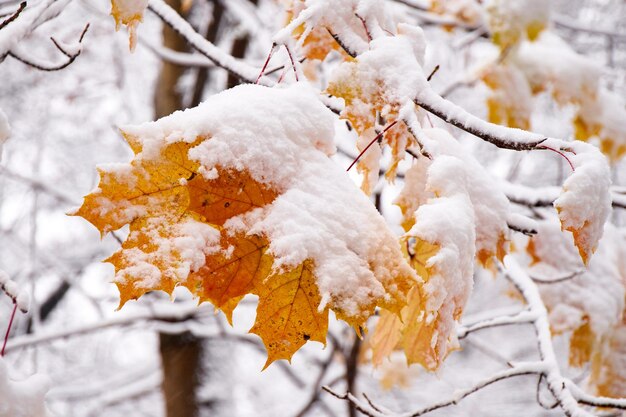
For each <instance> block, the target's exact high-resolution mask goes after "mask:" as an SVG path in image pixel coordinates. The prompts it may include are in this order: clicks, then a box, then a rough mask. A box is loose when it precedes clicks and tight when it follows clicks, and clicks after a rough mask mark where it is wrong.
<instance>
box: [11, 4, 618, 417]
mask: <svg viewBox="0 0 626 417" xmlns="http://www.w3.org/2000/svg"><path fill="white" fill-rule="evenodd" d="M381 1H382V0H381ZM168 3H170V4H171V5H172V6H173V7H174V8H176V9H178V10H179V11H180V12H181V14H182V15H184V16H185V18H186V19H187V20H188V21H189V22H191V24H192V25H193V26H194V28H195V29H196V30H197V31H198V32H199V33H201V34H202V35H203V36H205V37H206V39H208V40H209V41H211V42H212V43H214V44H215V45H217V46H219V47H220V48H221V49H223V50H225V51H227V52H229V53H230V54H232V55H234V56H236V57H240V58H245V59H246V61H247V62H248V63H250V64H251V65H254V66H256V67H258V68H259V69H260V68H261V66H262V64H263V61H264V60H265V58H266V56H267V53H268V51H269V49H270V47H271V37H272V35H273V34H274V33H275V32H276V31H277V30H278V29H279V28H281V27H282V26H283V25H284V24H285V22H287V20H288V16H287V15H286V13H285V7H284V4H283V3H281V2H280V1H273V0H193V2H186V3H185V4H181V3H180V1H178V0H168ZM386 3H388V7H389V8H390V9H391V10H393V12H394V13H395V14H396V15H397V17H398V20H404V21H409V22H412V23H415V24H418V25H421V26H422V27H423V28H424V30H425V32H426V37H427V40H428V42H429V47H428V50H427V64H426V66H425V67H426V68H427V69H432V68H434V67H435V66H436V65H439V67H440V69H439V71H438V72H437V73H436V74H435V75H434V77H433V86H434V88H435V89H436V90H437V91H440V92H442V91H445V92H446V93H447V97H448V98H449V99H450V100H452V101H453V102H455V103H458V104H460V105H462V106H463V107H465V108H466V109H468V110H469V111H471V112H472V113H474V114H476V115H478V116H481V117H487V111H488V109H487V106H486V97H487V95H488V94H489V89H488V87H487V86H486V85H485V84H484V83H483V82H482V81H481V80H480V79H476V77H475V76H474V75H473V74H475V73H476V72H475V69H476V68H478V67H480V66H481V65H483V64H484V63H485V61H486V60H488V59H489V57H492V56H493V55H494V53H495V52H494V46H493V45H492V44H491V42H490V40H489V39H488V37H489V35H488V33H486V32H485V31H484V30H481V27H480V22H479V21H478V23H473V22H468V21H466V20H463V19H461V18H460V17H459V16H458V15H454V14H445V13H443V14H442V13H438V12H435V11H433V10H434V9H433V8H432V7H431V5H430V4H429V2H428V1H423V2H420V1H416V0H411V1H399V0H398V1H393V0H386ZM443 3H445V2H443ZM450 3H455V2H450ZM456 3H463V2H456ZM478 3H480V2H478ZM17 7H18V2H16V1H6V0H0V16H3V15H4V16H7V15H9V14H10V13H11V12H12V11H14V10H15V9H16V8H17ZM109 11H110V4H109V3H108V2H107V1H105V0H102V1H95V0H73V1H71V2H69V3H68V4H67V6H66V7H64V9H63V10H62V12H61V14H60V15H59V16H58V17H56V18H54V19H51V20H50V21H49V22H47V23H45V24H43V25H41V26H40V27H39V28H38V29H37V30H36V31H35V32H33V33H32V35H31V36H29V37H28V38H26V39H25V40H23V41H22V42H21V44H20V47H21V49H22V50H23V51H26V52H27V53H28V54H29V56H32V57H36V58H37V59H38V60H39V61H41V62H46V63H51V64H50V65H52V64H54V63H55V62H60V61H62V59H61V58H63V57H62V56H59V51H58V50H57V49H56V48H54V45H53V44H52V43H51V41H50V37H51V36H53V37H54V38H55V39H58V40H62V41H65V42H75V41H76V39H78V37H79V36H80V34H81V32H82V31H83V28H84V27H85V25H86V24H87V23H89V25H90V26H89V30H88V32H87V33H86V35H85V38H84V40H83V51H82V53H81V54H80V56H79V57H78V58H77V59H76V60H75V62H73V63H72V64H71V65H69V66H67V68H65V69H63V70H60V71H54V72H50V71H42V70H39V69H36V68H33V67H32V66H29V65H26V64H24V63H22V62H20V61H18V60H16V59H14V58H12V57H11V56H7V57H5V59H4V60H3V61H0V109H2V110H3V111H4V113H6V115H7V116H8V119H9V121H10V124H11V127H12V137H11V139H10V140H9V141H8V142H7V143H6V144H5V146H4V148H3V149H2V152H3V155H2V162H1V165H0V269H2V270H4V271H6V272H7V274H8V275H9V276H10V277H11V278H12V279H13V280H14V281H16V282H18V283H19V284H20V285H21V286H23V287H25V288H27V289H29V290H30V291H31V293H32V301H31V311H30V312H29V314H28V315H22V314H18V316H17V319H16V322H15V325H14V327H13V330H12V333H11V339H10V341H9V345H8V349H7V356H6V360H7V361H8V362H9V363H10V364H11V365H12V366H13V368H14V369H16V370H17V371H18V372H19V374H20V375H22V376H28V375H31V374H33V373H35V372H40V373H44V374H47V375H48V376H49V377H50V378H51V380H52V381H53V384H52V389H51V390H50V392H49V394H48V397H47V398H48V406H49V408H50V410H51V411H52V413H53V414H54V415H57V416H64V417H92V416H106V417H116V416H150V417H160V416H163V417H193V416H209V415H210V416H242V417H243V416H293V417H297V416H305V415H308V416H318V415H319V416H323V415H327V416H355V415H357V412H356V410H354V409H353V408H351V407H350V406H349V405H348V404H347V403H345V402H343V401H340V400H338V399H336V398H334V397H332V396H330V395H329V394H327V393H326V392H323V391H322V390H321V389H320V387H321V386H322V385H328V386H330V387H333V388H334V389H336V390H337V391H339V392H344V391H345V390H350V391H353V392H357V393H361V392H365V393H367V394H368V395H369V396H370V398H372V400H373V401H375V402H376V403H377V404H381V405H384V406H385V407H388V408H390V409H392V410H396V411H407V410H411V409H415V408H418V407H419V406H420V405H424V404H428V403H431V402H433V401H434V400H435V399H436V398H439V397H445V396H449V395H450V394H451V393H452V392H453V391H454V390H455V389H457V388H459V387H464V386H468V385H469V384H471V382H472V381H476V380H478V379H480V378H481V377H484V376H485V375H489V373H490V372H493V371H495V370H497V369H501V367H502V364H503V363H506V362H507V361H515V360H522V359H529V358H533V357H534V356H536V346H535V342H534V331H533V329H532V327H530V326H526V327H524V326H513V327H504V328H498V329H491V330H485V331H484V332H481V333H480V334H476V335H472V336H470V337H468V338H466V339H465V340H463V343H462V348H463V349H462V350H460V351H458V352H455V353H453V354H452V355H451V356H450V358H449V359H448V360H447V361H446V363H445V364H444V365H443V367H442V369H441V370H439V371H438V372H437V373H435V374H431V373H428V372H426V371H425V370H423V369H421V368H419V367H417V366H415V367H410V368H409V367H407V366H406V364H405V360H404V358H403V357H401V356H399V357H398V358H395V357H394V358H392V360H391V361H389V362H387V363H386V364H385V365H383V366H382V367H381V368H380V369H373V368H372V367H371V365H370V364H369V362H368V357H367V338H365V339H364V340H361V339H358V338H357V337H355V334H354V332H353V331H352V330H351V329H349V328H347V326H345V325H343V324H342V323H339V322H333V323H332V325H331V331H330V334H329V339H328V343H327V346H326V347H325V348H324V347H323V346H321V345H320V344H319V343H310V344H307V345H306V346H305V347H304V348H303V349H302V350H301V351H299V352H298V353H297V354H296V355H295V356H294V358H293V361H292V364H291V365H290V364H288V363H286V362H285V361H280V362H279V363H275V364H274V365H272V366H270V367H269V368H268V369H267V370H265V371H263V372H261V369H262V367H263V365H264V363H265V357H266V353H265V349H264V347H263V344H262V343H261V341H260V339H259V338H258V337H256V336H255V335H250V334H248V333H247V330H248V329H249V328H250V326H251V325H252V322H253V320H254V313H255V303H256V300H255V299H254V297H249V298H246V299H245V300H244V302H243V304H242V306H241V307H240V308H239V309H238V310H237V311H236V313H235V317H234V327H230V325H229V324H228V323H227V322H226V320H225V318H224V317H223V315H222V314H221V313H220V314H215V313H214V311H213V308H212V306H210V305H202V306H200V307H196V305H197V303H196V301H194V300H192V299H191V297H190V296H189V294H188V293H186V292H185V291H182V290H181V291H180V292H178V294H177V297H176V300H175V301H171V300H170V299H169V297H167V296H164V295H163V294H149V295H148V296H145V297H143V298H142V299H140V300H139V301H137V302H131V303H129V304H127V305H126V306H125V307H124V308H123V309H122V310H121V311H116V307H117V304H118V294H117V289H116V288H115V286H114V285H113V284H111V283H110V281H111V280H112V277H113V272H114V271H113V267H112V266H111V265H109V264H106V263H102V260H103V259H106V258H107V257H108V256H109V255H111V254H112V253H113V252H114V251H116V250H117V248H119V246H120V242H121V240H122V239H123V238H124V236H125V233H126V232H125V230H121V231H118V232H116V233H115V234H110V235H107V236H105V237H103V238H102V239H101V237H100V235H99V233H98V231H97V230H96V229H95V228H94V227H92V226H91V225H90V224H88V223H87V222H86V221H85V220H83V219H82V218H78V217H72V216H68V214H67V213H69V212H71V210H72V209H74V208H76V207H78V206H79V205H80V204H81V202H82V197H83V196H84V195H86V194H87V193H89V191H90V190H92V189H93V188H94V187H95V185H96V184H97V179H98V176H97V172H96V169H95V167H96V166H97V165H98V164H102V163H109V162H126V161H128V160H130V158H131V155H132V153H131V151H130V149H129V148H128V146H127V145H126V143H125V142H124V140H123V139H122V137H121V135H120V134H119V131H118V127H120V126H124V125H126V124H135V123H142V122H145V121H150V120H154V119H156V118H159V117H162V116H164V115H167V114H169V113H171V112H173V111H175V110H177V109H184V108H189V107H193V106H195V105H197V104H198V103H199V102H201V101H202V100H203V99H205V98H207V97H209V96H210V95H212V94H215V93H217V92H219V91H222V90H224V89H226V88H229V87H232V86H234V85H236V84H237V83H238V82H239V80H237V79H236V78H234V77H232V76H229V74H228V73H227V72H225V71H224V70H222V69H219V68H215V67H213V66H212V65H211V63H210V62H208V60H206V59H204V58H203V57H201V56H199V55H197V54H193V53H192V52H191V51H189V50H188V46H187V45H186V43H185V41H184V40H182V39H180V38H179V37H178V36H177V35H176V34H175V33H174V32H173V31H171V30H170V29H169V28H167V27H164V26H163V24H162V22H161V20H160V19H158V17H156V16H155V15H154V14H152V13H150V12H146V15H145V19H144V23H143V24H141V25H140V26H139V28H138V33H139V43H138V45H137V48H136V50H135V52H134V53H130V52H129V50H128V37H127V33H126V32H125V31H124V30H122V31H120V32H115V30H114V26H115V23H114V21H113V19H112V18H111V17H110V16H109ZM0 20H2V19H0ZM551 30H552V31H554V32H555V33H557V34H558V35H559V36H561V37H562V38H563V39H564V40H565V41H566V42H567V44H568V45H569V46H570V47H571V48H573V49H574V50H575V51H576V52H578V53H579V54H581V55H583V56H584V57H585V58H587V59H588V60H590V61H592V62H593V63H595V64H596V65H599V66H601V67H602V78H601V83H602V85H603V86H604V87H605V88H606V89H608V90H610V91H612V92H614V93H615V94H617V95H620V96H621V97H624V96H626V2H625V1H623V0H571V1H566V0H554V1H552V16H551ZM177 51H178V54H177ZM33 59H34V58H33ZM285 60H286V57H285V56H282V55H278V56H277V57H276V58H274V61H273V62H274V64H275V65H282V64H283V63H284V62H286V61H285ZM327 61H328V69H327V70H326V71H330V70H331V69H332V67H333V64H334V63H337V62H338V58H337V57H333V56H331V57H329V58H328V59H327ZM270 68H273V65H270ZM326 74H327V73H324V70H323V71H321V73H320V74H318V79H317V80H315V81H314V82H315V83H318V84H320V85H322V86H323V85H324V81H325V79H326V78H325V77H326ZM535 105H536V108H535V109H533V119H532V129H533V130H535V131H538V132H544V133H545V134H548V135H552V136H555V137H562V138H569V137H571V136H572V135H573V130H572V126H571V123H570V122H569V120H570V119H571V116H572V114H573V111H574V110H573V109H571V108H568V107H567V106H566V107H562V106H557V105H555V104H554V103H553V101H552V100H551V99H550V97H549V95H547V94H546V97H541V96H540V97H538V98H537V99H536V100H535ZM623 123H626V120H624V121H623ZM338 132H339V133H338V144H339V147H340V148H341V150H342V152H343V153H339V154H338V156H337V162H338V163H339V164H342V165H346V166H347V165H348V164H349V163H350V161H351V159H350V158H349V157H348V156H346V155H354V154H356V148H355V139H354V136H353V132H350V131H349V130H348V129H345V127H343V124H340V123H338ZM455 134H457V135H458V132H455ZM460 136H461V137H462V139H463V140H465V141H466V142H464V143H466V144H467V147H468V150H469V151H471V152H474V153H475V155H476V156H477V158H478V159H479V160H481V161H483V162H485V164H486V165H487V166H488V167H489V169H490V170H492V171H493V172H494V173H495V174H496V175H498V176H501V177H510V176H511V175H513V173H512V171H515V172H514V175H515V178H516V180H517V182H519V183H521V184H526V185H558V184H560V183H561V182H562V178H563V175H564V173H563V169H564V166H563V162H562V160H559V159H558V158H556V157H555V156H554V155H540V156H533V157H532V158H531V157H528V156H525V155H517V154H515V155H512V154H509V153H507V152H502V151H499V150H495V149H494V148H493V147H490V146H489V145H486V144H483V143H478V141H476V140H474V139H468V138H464V137H463V135H460ZM621 165H622V163H620V164H616V165H614V167H613V170H614V172H613V175H614V181H615V182H616V183H617V184H619V183H621V181H620V179H621V177H622V176H623V171H624V170H623V169H621ZM401 170H402V167H401ZM355 181H358V178H357V177H356V175H355ZM401 185H402V181H401V180H399V181H398V182H397V183H396V184H395V185H394V186H390V185H387V184H385V183H384V179H381V184H379V186H378V187H377V189H376V190H377V192H376V195H377V197H376V200H377V204H378V205H379V208H380V209H381V212H382V213H383V214H384V215H385V216H386V217H387V218H388V219H389V222H390V224H391V225H392V226H393V227H394V228H396V229H397V230H398V231H400V228H399V226H398V222H399V218H400V210H399V209H398V208H397V207H395V206H392V205H391V202H392V200H393V198H394V197H395V196H396V195H397V193H398V190H399V189H400V187H401ZM613 221H614V222H616V224H619V222H620V219H619V214H616V215H615V217H614V219H613ZM475 279H476V287H475V291H474V294H473V296H472V300H471V302H470V306H469V307H468V308H467V310H466V315H467V316H472V317H474V318H476V317H481V314H485V312H492V313H493V312H494V311H509V310H511V309H514V308H515V306H516V305H518V303H519V300H516V299H515V298H511V297H508V296H507V295H506V293H507V292H508V291H510V289H509V287H508V284H507V283H506V282H505V281H503V280H501V279H494V278H493V276H492V274H491V272H488V271H483V270H480V271H478V272H477V275H476V278H475ZM11 308H12V305H11V302H10V300H9V299H8V298H6V297H4V298H2V297H0V329H2V331H4V328H5V325H6V324H8V317H9V315H10V311H11ZM555 343H556V345H557V347H558V348H559V349H560V350H561V351H562V352H563V357H564V359H563V361H564V366H565V364H566V361H567V340H566V339H565V338H561V337H557V338H556V339H555ZM568 372H570V371H568ZM588 372H589V370H588V369H577V370H571V375H570V376H571V377H573V378H581V379H584V378H585V377H586V376H587V375H588ZM543 400H545V401H544V402H545V403H544V402H542V401H543ZM550 401H551V400H550V398H549V396H547V395H546V393H545V392H544V389H542V388H541V386H539V387H537V380H536V377H520V378H518V379H514V380H509V381H505V382H502V383H500V384H497V385H494V386H492V387H489V388H487V389H485V390H482V391H480V392H478V393H476V394H475V395H473V396H471V397H469V398H468V399H466V400H464V401H463V402H462V403H461V404H460V405H458V406H455V407H450V408H445V409H442V410H440V411H437V412H435V413H433V415H446V416H467V415H476V414H480V415H482V416H509V415H510V416H519V415H526V416H529V415H533V416H544V415H545V416H548V415H560V413H561V412H560V411H558V409H557V410H550V405H551V404H550Z"/></svg>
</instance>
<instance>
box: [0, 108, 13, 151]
mask: <svg viewBox="0 0 626 417" xmlns="http://www.w3.org/2000/svg"><path fill="white" fill-rule="evenodd" d="M9 136H11V126H10V125H9V119H8V118H7V116H6V114H4V112H3V111H2V109H0V160H1V159H2V144H3V143H4V142H6V140H7V139H9Z"/></svg>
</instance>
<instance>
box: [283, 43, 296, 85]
mask: <svg viewBox="0 0 626 417" xmlns="http://www.w3.org/2000/svg"><path fill="white" fill-rule="evenodd" d="M285 49H286V50H287V55H289V60H290V61H291V68H293V75H295V76H296V81H300V80H299V79H298V71H297V70H296V61H294V59H293V55H292V54H291V49H289V47H288V46H287V45H285Z"/></svg>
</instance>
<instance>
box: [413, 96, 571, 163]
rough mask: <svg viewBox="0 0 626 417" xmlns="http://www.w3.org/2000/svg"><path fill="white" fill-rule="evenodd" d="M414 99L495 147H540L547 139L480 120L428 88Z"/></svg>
mask: <svg viewBox="0 0 626 417" xmlns="http://www.w3.org/2000/svg"><path fill="white" fill-rule="evenodd" d="M414 101H415V104H417V105H418V106H420V107H421V108H423V109H424V110H426V111H427V112H429V113H432V114H434V115H435V116H437V117H439V118H440V119H442V120H444V121H446V122H448V123H450V124H451V125H453V126H454V127H457V128H459V129H461V130H464V131H466V132H467V133H471V134H472V135H474V136H476V137H478V138H480V139H483V140H485V141H487V142H489V143H491V144H493V145H496V146H497V147H499V148H503V149H511V150H514V151H528V150H534V149H541V147H540V145H541V144H542V143H544V142H545V141H547V140H548V138H547V137H545V136H542V135H539V134H536V133H531V132H527V131H525V130H521V129H514V128H510V127H504V126H499V125H495V124H493V123H489V122H487V121H484V120H482V119H481V118H479V117H476V116H474V115H472V114H470V113H469V112H467V111H466V110H464V109H462V108H461V107H459V106H457V105H456V104H453V103H451V102H450V101H448V100H446V99H444V98H442V97H441V96H439V95H438V94H436V93H435V92H434V91H433V90H431V89H430V88H426V89H424V90H422V91H421V92H419V93H418V95H417V97H416V98H415V100H414ZM559 142H560V141H559Z"/></svg>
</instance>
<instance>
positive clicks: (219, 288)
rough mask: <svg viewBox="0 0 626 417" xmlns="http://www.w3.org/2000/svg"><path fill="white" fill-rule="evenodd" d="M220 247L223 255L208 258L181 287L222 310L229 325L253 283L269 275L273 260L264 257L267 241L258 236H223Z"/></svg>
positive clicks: (219, 253) (266, 256)
mask: <svg viewBox="0 0 626 417" xmlns="http://www.w3.org/2000/svg"><path fill="white" fill-rule="evenodd" d="M221 246H222V248H223V249H224V251H221V252H218V253H216V254H214V255H210V256H207V258H206V263H205V265H204V266H203V267H201V268H200V269H199V270H198V271H196V272H194V273H192V274H191V275H190V276H189V278H188V279H187V281H186V282H185V284H184V285H185V286H186V287H187V288H188V289H189V291H190V292H191V293H192V294H196V295H198V297H199V299H200V302H203V301H210V302H211V303H212V304H213V305H214V306H215V307H216V308H219V309H220V310H222V311H223V312H224V314H225V315H226V317H227V318H228V321H229V322H230V323H232V314H233V310H234V309H235V308H236V307H237V304H238V303H239V301H240V300H241V299H242V298H243V297H244V296H245V295H246V294H248V293H252V292H253V291H254V289H255V282H257V283H258V282H262V281H263V279H264V278H265V277H267V276H268V275H269V273H270V271H271V268H272V262H273V260H272V258H271V256H269V255H267V254H266V249H267V246H268V242H267V240H266V239H264V238H261V237H258V236H245V235H243V234H239V235H236V236H225V237H222V243H221ZM229 248H232V249H231V250H230V251H228V249H229ZM225 252H227V253H225Z"/></svg>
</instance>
